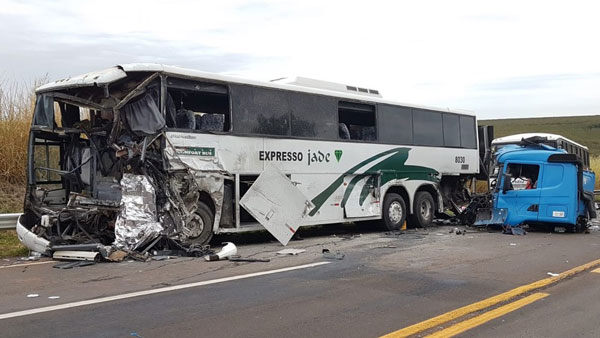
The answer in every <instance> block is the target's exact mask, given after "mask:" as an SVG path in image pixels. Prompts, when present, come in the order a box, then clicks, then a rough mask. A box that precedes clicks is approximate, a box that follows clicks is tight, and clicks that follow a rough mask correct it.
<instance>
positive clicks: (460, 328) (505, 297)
mask: <svg viewBox="0 0 600 338" xmlns="http://www.w3.org/2000/svg"><path fill="white" fill-rule="evenodd" d="M598 265H600V259H597V260H595V261H592V262H589V263H586V264H583V265H580V266H578V267H575V268H573V269H570V270H567V271H565V272H563V273H561V274H559V275H558V276H555V277H548V278H544V279H541V280H539V281H537V282H533V283H531V284H527V285H523V286H519V287H517V288H514V289H512V290H509V291H506V292H504V293H501V294H499V295H496V296H493V297H490V298H487V299H484V300H482V301H479V302H476V303H473V304H469V305H466V306H463V307H461V308H458V309H456V310H453V311H450V312H446V313H444V314H441V315H439V316H436V317H433V318H430V319H427V320H424V321H422V322H420V323H417V324H414V325H411V326H407V327H405V328H403V329H400V330H398V331H394V332H392V333H389V334H387V335H385V336H382V337H381V338H399V337H409V336H412V335H414V334H417V333H419V332H423V331H425V330H429V329H431V328H434V327H437V326H440V325H442V324H445V323H447V322H449V321H453V320H456V319H458V318H461V317H463V316H466V315H468V314H471V313H473V312H477V311H481V310H484V309H487V308H489V307H491V306H494V305H497V304H500V303H504V302H507V301H509V300H510V299H512V298H515V297H517V296H520V295H523V294H525V293H527V292H531V291H533V290H537V289H540V288H543V287H546V286H548V285H551V284H554V283H557V282H558V281H560V280H563V279H565V278H569V277H571V276H574V275H576V274H578V273H580V272H582V271H585V270H588V269H591V268H593V267H596V266H598ZM546 296H548V294H545V293H535V294H532V295H530V296H528V297H525V298H522V299H519V300H517V301H515V302H512V303H510V304H506V305H504V306H501V307H499V308H497V309H494V310H491V311H488V312H486V313H484V314H482V315H479V316H477V317H473V318H471V319H468V320H465V321H463V322H460V323H458V324H456V325H453V326H451V327H449V328H447V329H444V330H442V331H438V332H435V333H434V334H432V335H431V337H451V336H452V335H456V334H458V333H461V332H464V331H466V330H468V329H470V328H473V327H475V326H477V325H480V324H483V323H485V322H487V321H490V320H492V319H494V318H497V317H500V316H502V315H503V314H506V313H508V312H511V311H514V310H516V309H518V308H521V307H523V306H525V305H527V304H531V303H533V302H535V301H536V300H539V299H542V298H544V297H546Z"/></svg>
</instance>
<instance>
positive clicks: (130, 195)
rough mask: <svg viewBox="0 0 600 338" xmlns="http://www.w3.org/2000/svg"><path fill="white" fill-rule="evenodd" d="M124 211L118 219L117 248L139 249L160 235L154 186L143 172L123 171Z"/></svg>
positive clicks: (160, 227)
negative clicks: (136, 173)
mask: <svg viewBox="0 0 600 338" xmlns="http://www.w3.org/2000/svg"><path fill="white" fill-rule="evenodd" d="M121 193H122V198H121V212H120V214H119V216H118V217H117V221H116V222H115V242H114V245H115V247H117V248H119V249H126V250H136V249H138V248H139V247H141V246H142V245H144V244H147V243H148V242H150V241H152V240H153V239H155V238H156V237H158V236H159V235H160V233H161V232H162V231H163V227H162V226H161V224H160V223H159V222H158V220H157V217H156V204H155V194H154V187H153V186H152V184H151V183H150V181H149V179H148V177H146V176H144V175H132V174H124V175H123V178H122V179H121Z"/></svg>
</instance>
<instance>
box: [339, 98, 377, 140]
mask: <svg viewBox="0 0 600 338" xmlns="http://www.w3.org/2000/svg"><path fill="white" fill-rule="evenodd" d="M338 118H339V120H338V121H339V130H340V138H341V139H345V137H346V136H347V134H346V132H345V130H344V131H342V130H343V129H347V130H348V134H349V136H350V137H349V139H350V140H362V141H376V140H377V129H376V128H375V106H373V105H369V104H362V103H354V102H347V101H340V102H339V105H338ZM342 125H345V128H344V126H342Z"/></svg>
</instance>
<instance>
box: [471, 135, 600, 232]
mask: <svg viewBox="0 0 600 338" xmlns="http://www.w3.org/2000/svg"><path fill="white" fill-rule="evenodd" d="M495 159H496V170H495V171H496V172H497V174H498V176H497V179H496V184H495V186H494V187H493V190H492V200H493V204H492V205H493V208H492V210H487V211H482V212H480V213H479V215H478V221H477V222H476V224H477V225H492V224H498V225H503V226H510V227H514V226H519V225H523V224H529V225H541V224H544V225H555V226H563V227H568V228H571V229H573V230H580V229H582V228H583V227H584V226H585V224H587V221H588V220H589V219H590V218H595V217H596V214H595V208H594V207H593V191H594V181H595V175H594V173H593V172H592V171H589V170H586V169H584V164H583V163H582V161H581V159H580V158H579V157H578V156H577V155H574V154H568V153H567V152H566V151H565V150H563V149H556V148H553V147H550V146H547V145H543V144H536V145H526V146H522V145H506V146H504V147H502V148H501V149H500V150H498V152H497V153H496V154H495ZM486 215H487V216H486Z"/></svg>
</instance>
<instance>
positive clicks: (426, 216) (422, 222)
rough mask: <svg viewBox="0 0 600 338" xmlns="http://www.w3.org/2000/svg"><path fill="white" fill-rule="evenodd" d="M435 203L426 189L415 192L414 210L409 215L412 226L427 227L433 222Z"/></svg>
mask: <svg viewBox="0 0 600 338" xmlns="http://www.w3.org/2000/svg"><path fill="white" fill-rule="evenodd" d="M434 213H435V204H434V202H433V197H431V194H430V193H428V192H427V191H419V192H417V193H416V194H415V202H414V212H413V214H412V215H411V216H410V221H411V222H410V223H411V225H412V226H414V227H419V228H427V227H428V226H430V225H431V223H432V222H433V215H434Z"/></svg>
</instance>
